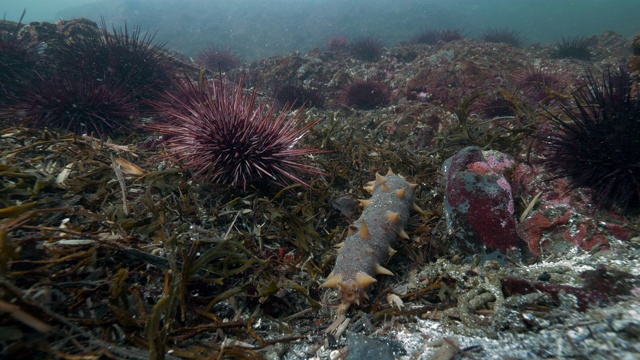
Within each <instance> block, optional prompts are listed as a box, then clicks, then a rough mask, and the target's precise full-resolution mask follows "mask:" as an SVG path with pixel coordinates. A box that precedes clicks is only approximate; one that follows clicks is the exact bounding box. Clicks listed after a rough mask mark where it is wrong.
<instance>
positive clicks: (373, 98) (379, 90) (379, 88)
mask: <svg viewBox="0 0 640 360" xmlns="http://www.w3.org/2000/svg"><path fill="white" fill-rule="evenodd" d="M389 100H390V95H389V87H388V86H387V84H385V83H383V82H380V81H375V80H354V81H352V82H351V83H349V84H348V85H347V86H346V87H345V88H344V89H343V90H342V93H341V95H340V102H341V103H342V104H344V105H346V106H350V107H354V108H357V109H362V110H372V109H375V108H377V107H381V106H385V105H387V104H389Z"/></svg>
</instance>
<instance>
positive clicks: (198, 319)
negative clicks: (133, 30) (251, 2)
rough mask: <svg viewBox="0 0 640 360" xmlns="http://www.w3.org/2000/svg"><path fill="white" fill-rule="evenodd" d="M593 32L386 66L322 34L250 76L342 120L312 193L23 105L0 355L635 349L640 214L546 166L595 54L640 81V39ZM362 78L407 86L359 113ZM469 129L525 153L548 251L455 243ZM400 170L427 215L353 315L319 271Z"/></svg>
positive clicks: (2, 219) (522, 181)
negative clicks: (332, 46)
mask: <svg viewBox="0 0 640 360" xmlns="http://www.w3.org/2000/svg"><path fill="white" fill-rule="evenodd" d="M38 26H40V27H41V28H44V29H50V28H51V27H50V26H44V25H42V24H39V25H38ZM35 27H37V26H34V28H35ZM591 41H592V42H593V44H592V47H591V49H590V51H591V52H592V59H591V60H589V61H588V60H575V59H558V58H556V56H554V54H555V50H554V46H553V45H550V46H546V47H543V46H537V45H535V46H533V45H532V46H529V47H526V48H524V49H518V48H515V47H512V46H509V45H507V44H502V43H487V42H483V41H480V40H473V39H461V40H456V41H452V42H444V41H441V42H439V43H437V44H434V45H420V44H411V43H407V44H401V45H398V46H395V47H391V48H387V49H384V50H383V51H382V53H381V54H380V55H379V57H375V58H374V59H372V60H370V61H365V60H358V59H356V58H355V57H354V55H358V54H357V53H354V52H353V51H352V52H349V51H347V50H335V51H329V50H325V49H316V50H314V51H312V52H310V53H309V54H306V55H302V54H297V53H293V54H289V55H286V56H282V57H274V58H268V59H263V60H260V61H256V62H253V63H250V64H246V65H244V66H243V67H242V68H241V69H236V70H234V71H232V72H230V73H229V74H228V76H229V78H230V79H237V78H238V77H239V76H244V77H245V78H246V81H247V86H248V87H254V88H257V89H258V91H259V98H260V100H261V101H266V102H268V103H269V104H271V103H272V98H273V97H274V94H278V93H279V90H281V89H282V87H283V84H288V85H292V86H299V87H302V88H303V89H305V90H307V91H311V92H313V99H316V100H315V101H314V102H315V103H316V104H317V106H315V107H311V106H307V107H306V108H304V109H302V110H297V111H303V112H304V114H305V118H307V119H308V121H311V120H312V119H317V118H321V119H322V120H321V121H320V123H319V124H318V125H316V126H315V127H314V129H313V131H312V132H311V133H310V134H309V135H308V136H307V137H305V138H304V140H303V141H302V142H303V144H302V145H304V146H311V147H316V148H320V149H323V150H327V152H326V153H322V154H317V155H314V156H313V157H308V158H307V160H308V161H309V164H311V165H315V166H318V167H319V168H321V169H322V170H323V171H324V172H326V173H327V175H326V176H317V175H314V174H309V175H308V176H307V177H306V179H307V180H308V181H309V183H310V187H308V188H307V187H304V186H301V185H299V184H293V185H290V186H288V187H287V188H284V189H281V188H278V187H269V186H267V187H260V188H256V187H249V188H248V189H247V190H242V189H237V188H231V187H229V186H226V185H222V184H211V183H206V182H199V181H195V180H194V179H193V178H192V174H191V173H189V172H187V171H183V170H182V169H181V168H180V166H179V165H180V164H177V163H175V162H173V161H171V158H167V157H163V155H164V153H163V150H162V146H159V145H158V137H157V135H155V134H153V133H150V132H148V131H144V130H140V129H136V130H132V132H131V133H130V134H125V135H123V136H122V135H120V136H113V137H102V138H97V137H92V136H88V135H79V134H70V133H65V132H63V131H58V130H55V129H42V128H33V127H29V126H28V122H27V123H26V125H21V126H18V125H15V124H12V123H10V122H9V121H5V120H3V121H2V122H1V123H2V124H3V129H2V130H1V132H0V155H1V161H0V202H1V206H0V207H1V208H0V295H1V296H0V344H2V347H1V350H0V354H1V355H2V356H3V357H6V358H65V359H77V358H125V359H147V358H166V359H177V358H186V359H236V358H247V359H260V358H266V359H307V358H314V359H341V358H346V359H359V358H365V357H368V358H370V359H388V358H397V359H454V358H460V359H462V358H470V359H525V358H526V359H535V358H582V359H613V358H616V359H633V358H637V357H638V356H640V341H639V337H640V285H639V284H640V270H639V269H640V263H639V262H640V232H639V231H638V229H639V226H638V222H637V220H638V219H637V217H638V215H637V212H636V213H634V212H633V211H631V212H628V213H627V214H626V215H623V214H621V213H618V212H616V211H610V210H604V209H602V208H599V207H596V206H594V205H593V204H592V202H591V197H590V196H589V192H588V190H585V189H572V188H571V187H570V186H568V184H567V180H566V179H563V178H554V176H553V174H550V173H548V172H547V171H546V170H545V168H544V162H543V161H541V160H543V159H544V158H543V154H544V146H545V144H544V142H542V141H540V138H541V135H540V134H544V131H548V129H549V119H548V114H549V113H547V110H548V111H549V112H551V113H558V112H559V107H558V106H557V104H558V103H567V102H570V101H571V98H570V97H569V94H570V93H571V92H572V91H574V90H575V89H576V88H579V87H580V84H583V82H584V80H585V74H586V73H585V72H586V71H587V70H589V69H590V70H591V71H592V72H593V74H595V75H594V76H595V77H596V78H600V74H602V72H603V71H604V70H605V69H607V68H609V67H618V66H620V65H621V64H627V63H628V64H629V67H630V69H629V70H630V71H631V73H632V76H637V73H634V72H633V71H638V68H640V66H637V65H638V64H639V63H640V62H639V61H638V60H637V58H636V57H634V54H633V53H632V52H633V44H632V42H631V41H630V40H626V39H623V38H621V37H620V36H617V35H616V34H613V33H605V34H602V35H600V36H597V37H594V38H593V39H592V40H591ZM635 41H636V50H637V49H638V48H640V47H638V46H637V44H638V43H640V41H639V40H638V39H636V40H635ZM52 46H53V45H52ZM635 55H640V51H638V53H636V54H635ZM177 57H179V56H177ZM176 61H177V60H176ZM183 65H186V67H187V68H193V67H195V65H192V64H184V63H183ZM634 66H636V67H637V68H634ZM532 68H533V69H542V70H544V71H547V72H548V73H550V74H553V76H555V77H556V78H557V81H558V84H559V85H557V87H553V88H552V86H551V85H549V86H547V87H546V88H544V91H545V94H546V95H545V96H543V97H542V98H536V99H534V100H535V101H534V100H532V98H534V97H535V96H538V95H536V94H532V93H531V92H529V90H527V89H526V88H522V83H521V82H519V81H520V80H519V79H522V77H523V74H526V72H527V71H528V69H532ZM356 79H373V80H376V81H378V82H379V83H382V84H384V85H385V86H386V87H387V88H388V92H389V93H388V96H387V97H386V98H385V99H383V101H382V102H381V104H380V105H379V106H377V107H376V106H374V108H373V109H369V110H363V109H357V107H356V106H354V105H353V104H357V103H355V102H353V101H354V100H353V99H351V100H349V99H348V95H347V94H346V91H345V90H344V89H345V88H346V87H347V86H348V85H349V84H350V83H353V82H354V80H356ZM361 96H364V95H362V94H361ZM540 104H542V105H540ZM348 105H351V106H348ZM3 106H5V110H6V109H8V108H9V107H10V105H3ZM274 106H275V105H274ZM544 109H547V110H544ZM1 113H2V114H6V113H7V112H6V111H4V112H1ZM152 115H153V114H149V115H148V117H145V118H144V119H134V121H140V122H143V121H144V122H148V121H156V120H153V119H152ZM467 146H478V147H480V148H482V149H485V150H489V149H491V150H496V151H500V152H503V153H506V154H508V155H510V156H512V157H513V158H514V159H515V160H516V163H517V167H516V168H515V169H516V171H515V173H514V174H511V175H510V177H509V180H510V181H511V187H512V189H513V197H514V200H515V211H516V212H517V215H518V217H519V224H518V230H519V234H520V235H522V237H523V238H526V240H527V241H528V246H529V247H530V248H531V249H532V252H533V255H532V256H531V257H527V258H517V257H514V258H512V259H511V260H510V261H506V262H498V261H486V262H481V261H480V258H479V257H474V255H476V254H464V253H458V252H457V251H452V250H451V248H452V247H451V243H452V242H454V241H455V239H454V237H455V236H454V234H451V233H450V231H448V230H447V227H446V222H445V216H444V209H443V197H444V187H443V179H442V174H441V166H442V164H443V162H444V161H445V160H446V159H447V158H449V157H450V156H452V155H454V154H455V153H456V152H457V151H459V150H461V149H463V148H465V147H467ZM389 168H391V169H393V171H394V172H396V173H398V174H401V175H403V176H405V177H406V178H407V179H408V180H410V181H411V182H413V183H417V184H418V189H417V193H416V203H417V204H418V205H419V206H420V207H421V208H422V209H423V210H424V212H423V213H416V212H414V213H412V216H411V218H410V219H409V224H408V226H407V229H406V231H407V233H408V235H409V237H410V239H408V240H402V239H400V243H399V244H398V245H396V250H397V253H396V254H395V255H394V256H393V257H391V258H390V259H389V261H388V262H387V263H386V264H385V267H387V268H389V269H390V270H391V271H392V272H393V273H394V274H395V275H393V276H379V277H378V282H377V283H376V284H375V285H374V286H373V287H372V289H371V294H370V300H369V301H368V302H366V303H365V304H362V306H359V307H352V308H351V309H349V311H348V312H347V313H346V314H345V315H338V314H337V306H338V304H339V302H340V300H339V299H338V295H337V293H336V291H334V290H332V289H324V288H321V287H320V285H321V284H322V282H323V281H324V280H325V279H326V277H327V275H328V274H329V273H330V272H331V269H332V267H333V263H334V261H335V258H336V247H335V246H336V245H337V244H339V243H340V242H341V241H342V240H344V238H345V236H346V234H347V230H348V227H349V224H350V223H351V222H352V221H354V220H355V219H357V218H358V216H359V213H360V209H359V207H358V206H357V199H359V198H366V197H368V196H369V195H368V194H367V193H366V191H364V190H363V186H365V185H366V183H367V182H368V181H370V180H372V179H373V178H374V177H375V174H376V172H380V173H384V172H386V171H387V169H389ZM532 219H533V220H532ZM368 352H371V353H368Z"/></svg>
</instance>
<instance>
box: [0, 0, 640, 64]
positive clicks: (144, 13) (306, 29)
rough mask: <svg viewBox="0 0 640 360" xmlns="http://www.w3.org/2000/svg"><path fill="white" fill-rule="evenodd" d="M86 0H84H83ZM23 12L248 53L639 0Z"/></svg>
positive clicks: (541, 24)
mask: <svg viewBox="0 0 640 360" xmlns="http://www.w3.org/2000/svg"><path fill="white" fill-rule="evenodd" d="M82 3H84V4H82ZM23 8H26V9H27V15H26V17H25V21H26V22H30V21H56V20H57V19H59V18H64V19H68V18H72V17H81V16H83V17H87V18H90V19H92V20H99V19H100V16H104V17H105V18H106V20H107V22H108V23H114V24H115V25H116V26H121V25H122V24H123V23H124V21H125V20H126V21H127V23H128V24H129V25H141V26H142V28H143V29H151V30H153V31H155V30H157V31H158V34H157V40H160V41H168V44H167V47H169V48H172V49H176V50H179V51H182V52H184V53H186V54H189V55H193V54H195V52H197V50H198V49H201V48H203V47H205V46H207V45H209V44H217V45H219V46H225V45H228V46H230V47H231V48H232V49H234V50H235V51H236V52H237V53H239V54H240V55H243V56H245V57H247V58H253V59H255V58H260V57H265V56H270V55H277V54H284V53H287V52H290V51H293V50H300V51H307V50H309V49H312V48H314V47H318V46H323V45H324V44H325V43H326V41H327V40H328V39H329V38H331V37H333V36H346V37H347V38H348V39H354V38H357V37H361V36H373V37H377V38H379V39H381V40H383V41H384V42H385V43H386V44H387V45H393V44H395V43H398V42H400V41H407V40H410V39H411V38H412V37H413V36H415V35H416V34H417V33H419V32H421V31H424V30H425V29H442V28H458V29H463V30H464V32H465V34H466V35H467V36H470V37H478V36H480V35H481V34H482V33H483V32H484V31H485V30H486V29H487V28H491V27H493V28H502V27H509V28H513V29H516V30H518V31H520V32H521V33H522V34H523V35H525V37H526V39H527V42H528V43H543V44H544V43H550V42H553V41H556V40H560V39H561V38H562V37H563V36H564V37H568V36H577V35H594V34H600V33H602V32H604V31H608V30H611V31H615V32H618V33H620V34H622V35H624V36H625V37H631V36H633V35H634V34H635V33H637V32H640V20H639V19H640V0H574V1H569V0H376V1H363V0H266V1H265V0H109V1H95V0H94V1H87V0H84V1H83V0H56V1H52V0H0V13H2V12H6V18H7V19H9V20H17V19H18V18H19V17H20V14H21V12H22V9H23Z"/></svg>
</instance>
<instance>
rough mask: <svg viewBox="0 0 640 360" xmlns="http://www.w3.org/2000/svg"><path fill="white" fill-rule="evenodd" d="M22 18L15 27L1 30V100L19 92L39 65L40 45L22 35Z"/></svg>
mask: <svg viewBox="0 0 640 360" xmlns="http://www.w3.org/2000/svg"><path fill="white" fill-rule="evenodd" d="M22 17H24V12H23V13H22ZM22 17H20V21H18V23H17V24H16V25H15V27H13V26H11V27H10V28H7V29H0V100H2V99H3V98H5V97H6V96H9V95H13V94H15V93H16V92H18V91H19V89H20V88H22V87H23V85H24V83H25V82H26V81H28V80H29V79H31V78H32V77H33V76H32V75H33V72H34V70H35V68H36V65H37V63H38V44H37V43H36V42H34V41H32V40H31V39H30V38H28V37H26V36H22V35H21V34H20V29H21V28H22Z"/></svg>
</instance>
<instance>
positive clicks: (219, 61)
mask: <svg viewBox="0 0 640 360" xmlns="http://www.w3.org/2000/svg"><path fill="white" fill-rule="evenodd" d="M196 62H197V63H198V65H200V66H203V67H205V68H207V69H209V70H211V71H213V72H218V71H222V72H227V71H229V70H231V69H233V68H236V67H238V66H240V64H241V63H242V61H241V60H240V58H239V57H238V55H236V54H235V53H234V52H233V51H231V49H230V48H228V47H223V48H219V47H215V46H209V47H208V48H206V49H203V50H201V51H200V52H199V53H198V59H197V60H196Z"/></svg>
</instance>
